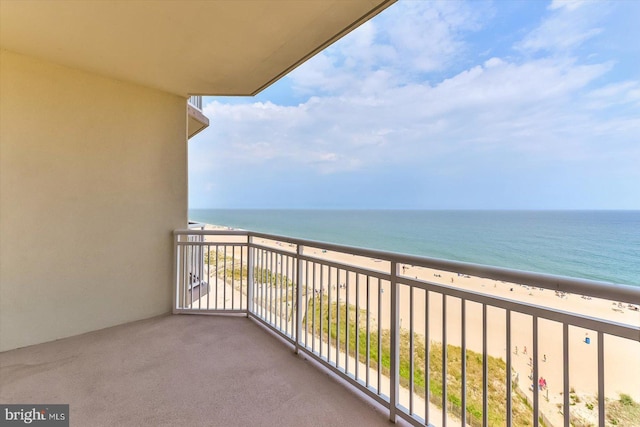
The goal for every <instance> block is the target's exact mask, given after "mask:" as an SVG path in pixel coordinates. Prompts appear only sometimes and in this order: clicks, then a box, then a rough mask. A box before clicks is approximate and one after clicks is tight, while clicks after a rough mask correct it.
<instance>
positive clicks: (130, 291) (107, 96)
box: [0, 51, 187, 351]
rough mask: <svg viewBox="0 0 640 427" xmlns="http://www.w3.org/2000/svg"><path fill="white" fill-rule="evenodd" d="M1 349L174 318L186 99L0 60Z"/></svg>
mask: <svg viewBox="0 0 640 427" xmlns="http://www.w3.org/2000/svg"><path fill="white" fill-rule="evenodd" d="M0 67H1V68H0V94H1V96H0V99H1V101H0V351H3V350H8V349H12V348H17V347H23V346H27V345H31V344H36V343H41V342H45V341H50V340H55V339H58V338H62V337H67V336H71V335H76V334H80V333H84V332H87V331H92V330H96V329H101V328H105V327H109V326H113V325H117V324H121V323H126V322H130V321H134V320H138V319H143V318H148V317H151V316H154V315H159V314H162V313H167V312H169V311H170V310H171V300H172V292H171V290H172V254H173V246H172V234H171V232H172V230H173V229H176V228H186V226H187V141H186V139H187V137H186V132H187V130H186V123H187V117H186V100H185V99H184V98H181V97H179V96H175V95H170V94H167V93H164V92H161V91H158V90H154V89H149V88H145V87H143V86H137V85H134V84H130V83H125V82H121V81H117V80H113V79H109V78H105V77H101V76H99V75H96V74H91V73H87V72H84V71H79V70H75V69H71V68H67V67H63V66H59V65H56V64H53V63H50V62H46V61H41V60H38V59H35V58H31V57H27V56H23V55H19V54H15V53H11V52H8V51H2V52H1V57H0Z"/></svg>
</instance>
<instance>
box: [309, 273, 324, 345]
mask: <svg viewBox="0 0 640 427" xmlns="http://www.w3.org/2000/svg"><path fill="white" fill-rule="evenodd" d="M307 268H309V267H308V266H307ZM311 269H312V270H311V275H312V277H313V314H312V317H311V352H312V353H315V351H316V296H317V295H320V292H316V263H315V262H312V263H311ZM321 286H322V285H321ZM321 297H322V296H321ZM320 315H321V316H322V311H321V312H320ZM320 323H322V322H320Z"/></svg>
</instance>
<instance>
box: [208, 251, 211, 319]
mask: <svg viewBox="0 0 640 427" xmlns="http://www.w3.org/2000/svg"><path fill="white" fill-rule="evenodd" d="M210 282H211V245H207V310H209V309H210V308H211V303H210V301H209V294H210V293H211V283H210Z"/></svg>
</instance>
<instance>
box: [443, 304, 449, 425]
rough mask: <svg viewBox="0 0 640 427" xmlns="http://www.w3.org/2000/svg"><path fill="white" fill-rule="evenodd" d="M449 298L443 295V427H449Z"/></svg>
mask: <svg viewBox="0 0 640 427" xmlns="http://www.w3.org/2000/svg"><path fill="white" fill-rule="evenodd" d="M447 350H448V349H447V296H446V295H445V294H442V427H447Z"/></svg>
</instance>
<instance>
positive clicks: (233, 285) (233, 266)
mask: <svg viewBox="0 0 640 427" xmlns="http://www.w3.org/2000/svg"><path fill="white" fill-rule="evenodd" d="M240 279H242V274H241V275H240ZM235 280H236V247H235V245H234V246H231V309H232V310H233V309H234V308H236V299H235V294H236V292H235V289H236V283H235Z"/></svg>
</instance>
